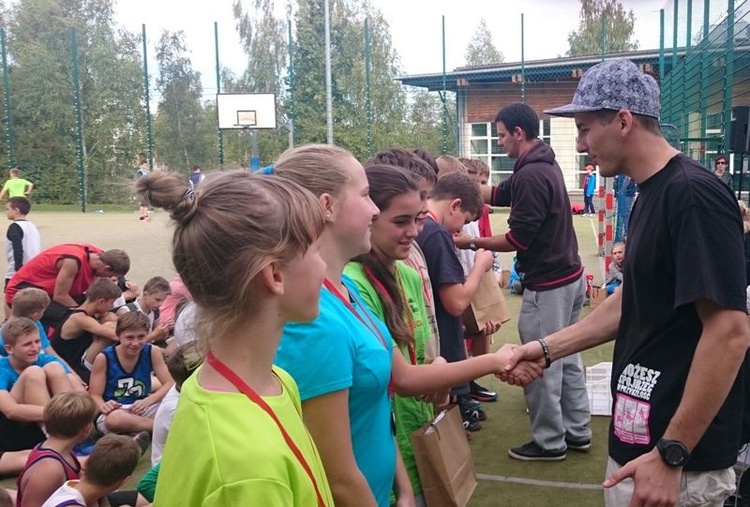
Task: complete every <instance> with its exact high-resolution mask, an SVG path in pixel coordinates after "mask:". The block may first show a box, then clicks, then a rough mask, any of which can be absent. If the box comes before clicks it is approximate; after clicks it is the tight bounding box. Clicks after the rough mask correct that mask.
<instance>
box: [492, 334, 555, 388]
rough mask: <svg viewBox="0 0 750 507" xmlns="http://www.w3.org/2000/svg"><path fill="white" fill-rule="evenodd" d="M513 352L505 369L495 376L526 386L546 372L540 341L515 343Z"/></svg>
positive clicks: (507, 381)
mask: <svg viewBox="0 0 750 507" xmlns="http://www.w3.org/2000/svg"><path fill="white" fill-rule="evenodd" d="M511 347H512V352H513V354H512V355H511V356H510V357H509V359H508V362H507V363H506V365H505V369H504V370H503V371H502V372H499V373H498V374H496V375H495V376H496V377H497V378H499V379H500V380H502V381H503V382H506V383H508V384H511V385H515V386H526V385H528V384H530V383H531V382H533V381H534V380H536V379H538V378H539V377H541V376H542V374H543V372H544V366H545V362H544V354H543V353H542V346H541V345H540V344H539V342H536V341H533V342H529V343H527V344H525V345H520V346H519V345H513V346H511Z"/></svg>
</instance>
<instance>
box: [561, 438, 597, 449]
mask: <svg viewBox="0 0 750 507" xmlns="http://www.w3.org/2000/svg"><path fill="white" fill-rule="evenodd" d="M565 445H567V446H568V449H570V450H571V451H578V452H589V450H591V439H590V438H587V439H586V440H578V441H575V440H570V439H569V438H568V437H565Z"/></svg>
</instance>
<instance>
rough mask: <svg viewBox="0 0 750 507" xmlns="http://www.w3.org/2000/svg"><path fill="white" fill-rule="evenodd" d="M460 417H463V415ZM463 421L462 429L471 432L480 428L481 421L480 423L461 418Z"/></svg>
mask: <svg viewBox="0 0 750 507" xmlns="http://www.w3.org/2000/svg"><path fill="white" fill-rule="evenodd" d="M461 417H463V415H462V416H461ZM463 423H464V429H465V430H466V431H470V432H472V433H474V432H475V431H479V430H481V429H482V423H480V422H479V421H472V420H463Z"/></svg>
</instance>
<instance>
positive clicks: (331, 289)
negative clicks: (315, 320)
mask: <svg viewBox="0 0 750 507" xmlns="http://www.w3.org/2000/svg"><path fill="white" fill-rule="evenodd" d="M323 286H324V287H325V288H326V289H328V291H329V292H330V293H331V294H333V295H334V296H336V298H338V300H339V301H341V302H342V303H343V304H344V306H345V307H346V308H347V310H349V311H350V312H352V313H353V314H354V316H355V317H357V319H358V320H359V321H360V322H361V323H362V325H364V326H365V327H366V328H367V329H368V331H370V332H371V333H372V334H374V335H375V336H376V337H377V339H378V340H380V343H381V345H383V347H384V348H385V350H389V349H388V342H387V341H386V340H385V336H383V333H382V332H381V331H380V328H379V327H378V325H377V324H375V321H374V320H372V318H371V317H370V314H369V313H367V310H365V309H364V307H363V306H362V303H360V302H359V301H357V298H356V297H355V296H354V294H353V293H352V292H351V291H350V292H349V296H350V297H351V298H352V299H353V300H354V301H355V302H356V303H357V305H358V306H360V307H361V308H362V311H363V313H364V314H365V316H364V317H362V315H361V314H360V313H359V312H358V311H357V310H356V309H355V308H354V306H352V304H351V303H350V302H349V299H347V298H346V297H344V295H343V294H342V293H341V291H340V290H338V288H336V286H335V285H333V284H332V283H331V281H330V280H329V279H328V278H326V279H324V280H323ZM365 318H367V321H365ZM388 396H390V397H393V377H392V376H391V378H390V379H389V380H388Z"/></svg>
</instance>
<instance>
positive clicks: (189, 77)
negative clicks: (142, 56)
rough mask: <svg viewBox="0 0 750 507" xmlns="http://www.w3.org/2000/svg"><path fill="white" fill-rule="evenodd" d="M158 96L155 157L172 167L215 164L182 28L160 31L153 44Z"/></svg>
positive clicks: (209, 128) (185, 169) (185, 170)
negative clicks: (155, 44) (174, 30)
mask: <svg viewBox="0 0 750 507" xmlns="http://www.w3.org/2000/svg"><path fill="white" fill-rule="evenodd" d="M156 61H157V64H158V68H159V76H158V77H157V79H156V90H157V91H158V93H159V94H160V96H161V99H160V100H159V103H158V105H157V114H156V118H155V121H154V139H155V142H154V144H155V146H156V158H157V160H158V161H159V163H161V164H163V165H165V166H166V167H168V168H169V169H171V170H173V171H179V172H183V173H188V172H189V171H190V170H191V168H192V166H193V165H200V166H205V167H211V166H212V165H214V164H215V161H216V157H215V151H216V150H215V135H214V134H215V132H216V128H215V125H216V122H215V120H214V122H213V125H212V124H211V123H209V122H208V121H207V118H206V115H205V114H204V108H203V104H202V103H201V94H202V93H203V87H202V85H201V80H200V72H198V71H195V70H193V67H192V63H191V61H190V58H189V56H188V50H187V46H186V44H185V34H184V33H183V32H182V31H179V32H169V31H166V30H165V31H164V32H162V34H161V37H160V38H159V42H158V44H157V47H156Z"/></svg>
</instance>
